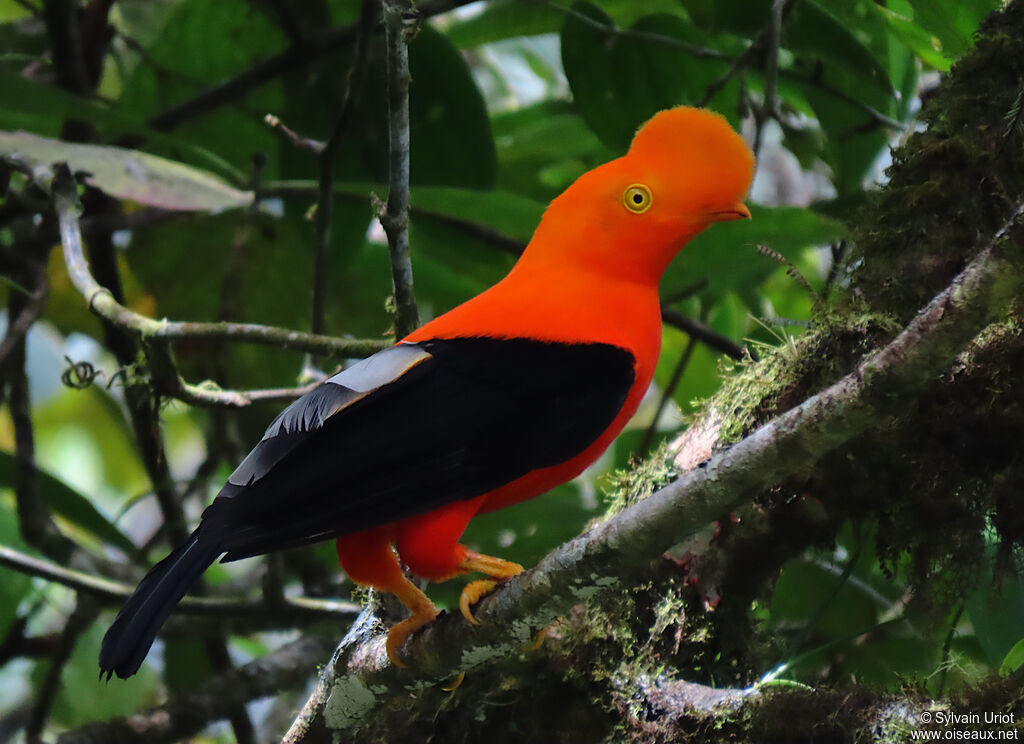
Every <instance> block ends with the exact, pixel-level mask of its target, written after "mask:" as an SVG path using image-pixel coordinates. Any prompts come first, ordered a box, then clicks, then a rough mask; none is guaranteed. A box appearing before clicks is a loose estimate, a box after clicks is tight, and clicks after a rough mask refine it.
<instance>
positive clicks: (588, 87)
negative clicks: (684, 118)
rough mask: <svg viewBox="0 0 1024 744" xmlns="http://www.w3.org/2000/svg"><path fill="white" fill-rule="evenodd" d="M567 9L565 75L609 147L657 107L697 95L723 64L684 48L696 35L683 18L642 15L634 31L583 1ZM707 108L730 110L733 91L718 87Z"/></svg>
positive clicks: (625, 139) (625, 142)
mask: <svg viewBox="0 0 1024 744" xmlns="http://www.w3.org/2000/svg"><path fill="white" fill-rule="evenodd" d="M573 10H574V11H575V13H574V14H573V15H570V16H568V17H567V18H566V21H565V25H564V26H563V28H562V63H563V65H564V67H565V74H566V77H567V78H568V80H569V85H570V87H571V88H572V93H573V98H574V99H575V102H576V107H577V109H578V110H579V112H580V114H581V115H582V116H583V118H584V120H585V121H586V122H587V125H588V126H589V127H590V128H591V129H592V130H593V131H594V132H595V133H596V134H597V135H598V136H599V137H600V138H601V140H602V141H603V142H604V143H605V144H606V145H608V146H609V147H610V148H612V149H613V150H614V151H616V152H622V151H624V150H625V149H626V148H627V147H628V146H629V143H630V140H631V139H632V137H633V134H634V133H635V132H636V130H637V128H638V127H639V126H640V125H641V124H643V123H644V122H645V121H646V120H647V119H649V118H650V117H651V116H653V115H654V114H656V113H657V112H658V111H661V110H662V109H666V108H671V107H672V106H676V105H679V104H682V103H696V102H697V101H700V100H701V99H702V98H703V97H704V94H705V92H706V90H707V86H708V84H709V83H711V82H712V81H713V80H715V79H716V78H717V77H718V76H719V75H721V74H722V73H723V72H724V71H725V69H726V68H725V65H724V63H722V62H718V61H714V60H707V59H698V58H696V57H694V56H693V55H692V54H690V53H689V52H688V51H687V50H686V49H685V48H684V46H685V45H699V44H700V43H701V42H702V41H703V34H702V33H701V32H700V31H698V30H697V28H696V27H695V26H694V25H693V24H692V23H691V22H690V21H689V20H688V19H685V18H682V17H680V16H675V15H667V14H660V15H651V16H646V17H644V18H641V19H640V20H639V21H637V23H636V24H635V25H634V26H632V28H631V31H632V32H635V34H623V33H622V32H621V31H620V30H619V29H618V28H616V27H615V25H614V22H613V20H612V19H611V18H610V17H608V15H606V14H605V13H604V12H603V11H602V10H601V9H600V8H598V7H597V6H595V5H592V4H591V3H586V2H581V3H576V4H575V5H574V6H573ZM656 39H657V40H661V41H656ZM730 101H731V102H732V104H733V105H730V103H729V102H730ZM711 107H712V108H715V109H717V110H719V111H721V112H722V113H724V114H725V115H726V116H735V90H734V89H733V88H732V87H730V86H726V88H725V89H724V90H723V91H721V92H719V94H718V97H716V98H715V99H713V100H712V102H711Z"/></svg>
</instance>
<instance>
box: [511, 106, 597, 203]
mask: <svg viewBox="0 0 1024 744" xmlns="http://www.w3.org/2000/svg"><path fill="white" fill-rule="evenodd" d="M492 127H493V130H494V140H495V143H496V144H497V147H498V164H499V169H498V188H499V189H506V190H509V191H514V192H517V193H520V194H525V195H529V196H532V197H535V198H538V199H541V200H543V201H548V200H550V199H551V198H553V197H554V196H556V195H557V194H558V193H559V192H561V191H562V190H563V189H565V187H566V186H568V185H569V184H570V183H572V182H573V181H574V180H575V179H576V178H577V177H579V176H580V175H581V174H582V173H583V172H584V171H586V170H589V169H590V168H593V167H595V166H597V165H600V164H601V163H604V162H607V161H609V160H611V159H612V158H614V157H615V156H616V154H617V153H616V152H614V151H612V150H610V149H608V148H607V147H605V146H604V145H603V144H602V143H601V140H600V139H599V138H598V137H597V135H595V134H594V132H593V131H592V130H591V129H590V128H589V127H588V126H587V124H586V122H584V121H583V118H582V117H581V116H580V115H579V114H578V113H576V112H575V111H574V110H573V108H572V106H571V104H569V103H567V102H562V101H543V102H540V103H538V104H536V105H534V106H528V107H526V108H522V109H516V110H514V111H507V112H502V113H500V114H496V115H495V116H494V117H493V119H492Z"/></svg>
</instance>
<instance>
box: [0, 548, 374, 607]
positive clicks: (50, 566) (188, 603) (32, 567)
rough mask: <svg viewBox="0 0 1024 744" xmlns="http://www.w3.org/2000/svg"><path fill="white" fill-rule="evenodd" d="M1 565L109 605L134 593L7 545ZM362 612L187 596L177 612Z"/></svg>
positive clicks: (288, 600) (292, 600)
mask: <svg viewBox="0 0 1024 744" xmlns="http://www.w3.org/2000/svg"><path fill="white" fill-rule="evenodd" d="M0 565H2V566H5V567H6V568H9V569H11V570H14V571H17V572H18V573H23V574H25V575H27V576H36V577H38V578H41V579H46V580H47V581H52V582H54V583H55V584H61V585H62V586H66V587H68V588H69V589H74V590H75V591H76V592H79V593H81V594H88V595H89V596H92V597H95V598H96V599H97V600H99V601H101V602H103V603H104V604H105V605H110V606H118V605H121V604H123V603H124V601H125V600H126V599H128V597H130V596H131V595H132V593H133V592H134V591H135V587H134V586H132V585H131V584H124V583H122V582H120V581H112V580H110V579H105V578H101V577H99V576H93V575H90V574H86V573H82V572H81V571H75V570H74V569H70V568H65V567H64V566H61V565H59V564H57V563H54V562H53V561H48V560H45V559H43V558H35V557H33V556H30V555H26V554H25V553H22V552H20V551H18V550H15V549H14V548H9V547H7V546H6V545H0ZM360 610H361V608H360V606H359V605H357V604H355V603H353V602H342V601H337V600H327V599H313V598H311V597H284V598H282V600H281V602H280V604H275V605H267V604H266V603H264V602H262V601H253V600H248V599H227V598H221V597H194V596H186V597H185V598H183V599H182V600H181V603H180V604H178V606H177V609H176V610H175V612H176V613H179V614H182V615H203V616H210V617H247V618H257V617H259V618H263V619H268V618H270V619H272V618H281V619H282V620H283V621H284V622H285V623H288V622H294V621H296V620H298V619H303V620H324V619H329V618H335V619H337V618H351V617H353V616H354V615H356V614H358V613H359V612H360Z"/></svg>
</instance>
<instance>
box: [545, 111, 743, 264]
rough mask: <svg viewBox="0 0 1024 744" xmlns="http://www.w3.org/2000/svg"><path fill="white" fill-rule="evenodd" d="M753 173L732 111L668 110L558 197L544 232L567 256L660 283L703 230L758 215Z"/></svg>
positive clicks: (657, 115)
mask: <svg viewBox="0 0 1024 744" xmlns="http://www.w3.org/2000/svg"><path fill="white" fill-rule="evenodd" d="M753 172H754V155H753V153H751V151H750V148H748V147H747V145H746V144H745V143H744V142H743V139H742V138H741V137H740V136H739V135H738V134H737V133H736V132H735V131H733V129H732V128H731V127H730V126H729V124H728V122H726V120H725V118H724V117H722V116H720V115H719V114H716V113H713V112H711V111H707V110H704V109H695V108H690V107H688V106H679V107H677V108H673V109H668V110H666V111H662V112H660V113H658V114H656V115H655V116H654V117H653V118H651V119H650V120H649V121H648V122H647V123H646V124H644V125H643V126H642V127H640V129H639V131H637V133H636V135H635V136H634V138H633V143H632V145H631V146H630V148H629V152H627V153H626V154H625V155H624V156H622V157H621V158H618V159H616V160H613V161H611V162H609V163H606V164H604V165H602V166H600V167H598V168H595V169H594V170H592V171H589V172H588V173H585V174H584V175H583V176H581V177H580V178H579V179H578V180H577V181H576V182H575V183H573V184H572V185H571V186H570V187H569V188H568V189H566V191H565V192H564V193H563V194H562V195H561V196H559V197H558V198H556V199H555V200H554V201H553V202H552V203H551V206H550V207H549V209H548V211H547V213H546V214H545V217H544V222H543V223H542V226H541V230H539V231H538V235H540V234H541V233H542V232H543V233H547V235H548V236H550V237H552V238H556V241H557V242H558V243H559V244H560V245H561V246H563V248H561V249H559V250H565V253H564V255H562V256H561V259H562V260H570V261H573V262H576V261H582V262H584V263H586V264H589V265H597V266H601V267H604V268H605V269H608V270H611V271H613V272H617V273H618V274H620V275H622V276H631V275H634V274H635V275H636V276H638V277H641V278H643V279H645V280H649V279H653V281H655V282H657V281H658V280H659V279H660V278H661V274H662V273H663V272H664V270H665V267H666V266H667V265H668V263H669V261H671V260H672V258H673V257H674V256H675V254H676V253H677V252H678V251H679V249H680V248H682V246H683V245H685V243H686V242H687V241H688V240H690V239H691V238H692V237H694V236H695V235H696V234H697V233H699V232H701V231H702V230H704V229H705V228H706V227H708V226H709V225H710V224H712V223H714V222H722V221H725V220H735V219H745V218H749V217H750V212H749V211H748V210H747V208H746V207H745V206H744V204H743V198H744V196H745V195H746V193H747V189H748V188H749V187H750V181H751V178H752V177H753ZM552 233H553V234H552ZM544 242H545V243H550V242H552V241H548V240H545V241H544Z"/></svg>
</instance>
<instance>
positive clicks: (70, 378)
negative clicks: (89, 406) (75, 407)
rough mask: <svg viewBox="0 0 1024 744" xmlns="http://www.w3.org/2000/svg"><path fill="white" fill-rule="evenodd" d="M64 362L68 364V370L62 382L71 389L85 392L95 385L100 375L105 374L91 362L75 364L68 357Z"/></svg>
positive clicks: (61, 378) (61, 377)
mask: <svg viewBox="0 0 1024 744" xmlns="http://www.w3.org/2000/svg"><path fill="white" fill-rule="evenodd" d="M64 361H66V362H67V363H68V368H67V369H65V370H64V372H63V373H62V374H61V376H60V381H61V382H63V383H64V384H65V385H66V386H68V387H69V388H74V389H75V390H84V389H85V388H87V387H89V386H90V385H92V384H93V382H94V381H95V380H96V377H97V376H98V375H102V374H103V372H102V371H101V370H98V369H96V368H95V367H94V366H92V364H91V363H89V362H74V361H72V360H71V358H70V357H67V356H65V357H64Z"/></svg>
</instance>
